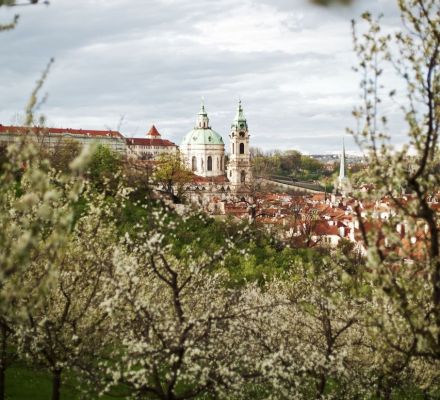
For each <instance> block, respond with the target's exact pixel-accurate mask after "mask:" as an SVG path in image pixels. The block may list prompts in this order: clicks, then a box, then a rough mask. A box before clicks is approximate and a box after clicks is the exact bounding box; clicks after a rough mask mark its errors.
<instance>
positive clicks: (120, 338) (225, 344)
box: [101, 214, 251, 399]
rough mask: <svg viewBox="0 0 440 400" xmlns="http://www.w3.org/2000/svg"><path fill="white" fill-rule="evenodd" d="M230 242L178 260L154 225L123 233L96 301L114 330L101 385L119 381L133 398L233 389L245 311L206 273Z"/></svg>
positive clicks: (234, 294)
mask: <svg viewBox="0 0 440 400" xmlns="http://www.w3.org/2000/svg"><path fill="white" fill-rule="evenodd" d="M157 218H158V220H159V221H160V220H162V218H163V216H161V215H159V214H158V216H157ZM159 225H161V224H160V223H159ZM167 229H169V228H167ZM230 246H231V244H227V245H226V247H225V248H223V249H221V250H219V251H217V252H216V253H214V254H212V255H210V256H207V255H206V254H205V255H203V256H200V257H188V258H183V259H181V260H180V261H179V260H177V259H176V258H174V257H173V256H171V251H170V250H171V249H170V247H169V246H167V245H166V244H165V242H164V235H163V234H162V233H161V229H157V230H156V231H155V232H150V233H148V234H147V235H142V234H139V235H138V236H137V237H132V238H130V237H128V236H127V238H126V248H125V249H122V248H120V249H119V250H118V251H117V253H116V254H115V257H114V263H115V272H114V275H113V276H111V277H109V279H108V282H107V288H106V290H105V293H106V296H107V298H106V300H105V301H104V302H103V304H102V307H103V308H104V309H105V311H106V312H107V313H108V314H109V315H110V317H111V325H110V326H111V331H112V332H113V334H114V346H113V351H112V357H111V358H110V361H108V362H106V361H103V362H102V363H101V366H102V367H103V368H104V369H105V370H106V371H107V374H108V375H110V376H111V377H112V382H111V384H110V385H108V387H107V389H106V390H107V391H109V390H110V389H111V387H112V386H113V387H114V386H115V385H116V386H117V385H121V384H122V385H124V386H125V387H126V388H127V391H128V393H129V394H131V395H132V396H133V397H134V398H157V399H191V398H198V397H200V396H203V395H207V394H211V395H214V396H219V397H226V398H227V397H228V395H229V394H230V393H231V392H232V391H234V390H237V391H238V392H239V391H240V383H241V382H242V379H244V378H243V375H242V373H243V371H245V370H246V369H245V368H242V366H243V363H244V362H245V361H244V360H245V359H246V357H245V356H244V354H242V350H243V346H240V341H238V343H237V345H233V340H235V341H236V342H237V340H238V337H236V336H234V334H233V333H234V332H235V331H236V327H237V325H238V324H239V322H240V321H242V320H243V319H245V318H246V317H247V316H248V314H249V313H250V312H251V310H247V309H243V308H242V303H241V295H240V292H239V291H238V290H237V289H234V290H233V289H228V288H227V287H226V286H225V281H224V277H223V276H222V275H221V274H219V273H214V272H211V273H210V272H209V271H210V270H211V269H212V268H213V267H214V266H215V265H216V264H217V263H219V262H220V261H221V260H222V259H223V257H224V254H225V251H227V249H228V248H230Z"/></svg>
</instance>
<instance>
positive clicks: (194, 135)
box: [182, 102, 224, 146]
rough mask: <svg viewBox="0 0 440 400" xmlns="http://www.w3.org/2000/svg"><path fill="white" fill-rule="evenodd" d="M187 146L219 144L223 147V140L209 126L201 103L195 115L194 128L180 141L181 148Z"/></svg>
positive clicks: (206, 114)
mask: <svg viewBox="0 0 440 400" xmlns="http://www.w3.org/2000/svg"><path fill="white" fill-rule="evenodd" d="M189 144H194V145H198V144H202V145H204V144H206V145H210V144H220V145H224V142H223V138H222V137H221V136H220V135H219V134H218V133H217V132H215V131H214V130H212V129H211V127H210V126H209V118H208V113H207V112H206V110H205V105H204V104H203V102H202V105H201V107H200V111H199V113H198V114H197V121H196V126H195V127H194V129H193V130H192V131H190V132H188V133H187V134H186V135H185V137H184V138H183V141H182V146H186V145H189Z"/></svg>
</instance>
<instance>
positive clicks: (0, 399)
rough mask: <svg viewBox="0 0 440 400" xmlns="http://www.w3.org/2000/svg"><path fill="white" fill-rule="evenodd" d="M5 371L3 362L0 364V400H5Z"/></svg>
mask: <svg viewBox="0 0 440 400" xmlns="http://www.w3.org/2000/svg"><path fill="white" fill-rule="evenodd" d="M5 371H6V368H5V366H4V364H3V360H2V361H1V362H0V400H5V390H6V388H5Z"/></svg>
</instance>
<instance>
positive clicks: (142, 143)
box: [127, 138, 176, 147]
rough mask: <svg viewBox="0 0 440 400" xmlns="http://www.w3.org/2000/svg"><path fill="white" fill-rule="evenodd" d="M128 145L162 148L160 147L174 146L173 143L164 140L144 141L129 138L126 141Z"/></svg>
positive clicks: (142, 139) (143, 139)
mask: <svg viewBox="0 0 440 400" xmlns="http://www.w3.org/2000/svg"><path fill="white" fill-rule="evenodd" d="M127 144H128V145H135V146H162V147H171V146H173V147H174V146H176V145H175V144H174V143H173V142H170V141H169V140H166V139H145V138H130V139H127Z"/></svg>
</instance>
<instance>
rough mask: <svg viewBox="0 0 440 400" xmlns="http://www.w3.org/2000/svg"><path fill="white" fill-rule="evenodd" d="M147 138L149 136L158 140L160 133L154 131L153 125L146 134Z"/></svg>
mask: <svg viewBox="0 0 440 400" xmlns="http://www.w3.org/2000/svg"><path fill="white" fill-rule="evenodd" d="M147 136H151V137H155V138H160V133H159V131H158V130H157V129H156V127H155V126H154V125H152V126H151V128H150V130H149V131H148V133H147Z"/></svg>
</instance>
